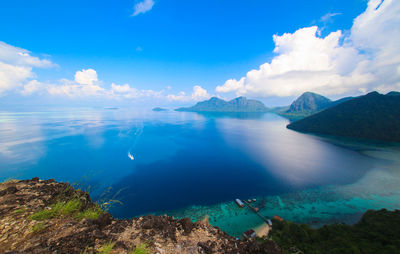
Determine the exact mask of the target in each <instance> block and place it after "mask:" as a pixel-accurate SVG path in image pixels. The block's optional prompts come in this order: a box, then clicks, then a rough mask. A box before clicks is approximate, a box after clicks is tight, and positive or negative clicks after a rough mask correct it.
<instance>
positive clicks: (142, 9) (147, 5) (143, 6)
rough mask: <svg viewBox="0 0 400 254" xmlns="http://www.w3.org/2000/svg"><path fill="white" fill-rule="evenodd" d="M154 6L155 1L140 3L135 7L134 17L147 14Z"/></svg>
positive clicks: (144, 0)
mask: <svg viewBox="0 0 400 254" xmlns="http://www.w3.org/2000/svg"><path fill="white" fill-rule="evenodd" d="M153 6H154V1H153V0H143V1H142V2H139V3H137V4H136V5H135V7H134V12H133V14H132V16H137V15H139V14H141V13H146V12H148V11H150V10H151V9H152V8H153Z"/></svg>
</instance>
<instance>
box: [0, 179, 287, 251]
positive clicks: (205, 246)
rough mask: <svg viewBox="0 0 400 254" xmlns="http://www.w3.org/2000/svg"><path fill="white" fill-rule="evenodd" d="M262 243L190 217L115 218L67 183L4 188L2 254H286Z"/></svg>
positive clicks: (0, 191)
mask: <svg viewBox="0 0 400 254" xmlns="http://www.w3.org/2000/svg"><path fill="white" fill-rule="evenodd" d="M262 242H263V243H260V242H258V241H256V240H252V241H242V240H236V239H235V238H234V237H231V236H229V235H227V234H226V233H224V232H222V231H221V230H220V229H219V228H216V227H213V226H211V225H209V224H207V223H200V222H196V223H193V222H192V221H191V220H190V219H188V218H186V219H181V220H175V219H173V218H172V217H169V216H150V215H148V216H142V217H138V218H132V219H127V220H119V219H115V218H113V217H112V216H111V215H110V214H109V213H107V212H104V211H103V210H102V209H101V207H99V206H98V205H97V204H95V203H94V202H92V201H91V199H90V196H89V194H88V193H87V192H83V191H80V190H75V189H74V188H73V187H72V186H71V185H69V184H68V183H61V182H56V181H54V180H39V178H33V179H32V180H11V181H7V182H3V183H0V253H160V254H162V253H271V254H275V253H282V252H281V250H280V248H279V247H278V246H277V245H276V243H274V242H272V241H268V240H266V241H262Z"/></svg>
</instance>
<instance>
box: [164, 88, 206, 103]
mask: <svg viewBox="0 0 400 254" xmlns="http://www.w3.org/2000/svg"><path fill="white" fill-rule="evenodd" d="M210 97H211V96H210V95H209V94H208V92H207V90H206V89H204V88H202V87H201V86H194V87H193V92H192V94H191V95H187V94H186V93H185V92H183V91H181V92H179V93H178V94H169V95H167V99H168V100H170V101H182V102H185V101H192V100H193V101H200V100H206V99H209V98H210Z"/></svg>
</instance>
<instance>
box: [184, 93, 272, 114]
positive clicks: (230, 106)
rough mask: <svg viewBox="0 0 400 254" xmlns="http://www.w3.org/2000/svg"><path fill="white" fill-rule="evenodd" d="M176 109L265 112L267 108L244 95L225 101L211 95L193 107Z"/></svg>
mask: <svg viewBox="0 0 400 254" xmlns="http://www.w3.org/2000/svg"><path fill="white" fill-rule="evenodd" d="M176 111H189V112H267V111H268V108H267V107H265V105H264V104H263V103H262V102H260V101H257V100H248V99H247V98H246V97H243V96H242V97H238V98H235V99H233V100H230V101H225V100H222V99H219V98H217V97H212V98H211V99H209V100H207V101H201V102H198V103H197V104H196V105H194V106H193V107H188V108H178V109H176Z"/></svg>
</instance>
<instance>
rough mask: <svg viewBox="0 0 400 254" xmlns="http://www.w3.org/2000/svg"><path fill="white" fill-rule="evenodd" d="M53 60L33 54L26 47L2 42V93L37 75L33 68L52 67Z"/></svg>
mask: <svg viewBox="0 0 400 254" xmlns="http://www.w3.org/2000/svg"><path fill="white" fill-rule="evenodd" d="M53 66H55V64H53V63H52V62H51V61H49V60H46V59H40V58H38V57H35V56H32V55H31V53H30V52H29V51H27V50H25V49H21V48H18V47H14V46H11V45H9V44H6V43H4V42H0V95H3V94H4V93H5V92H6V91H10V90H14V89H16V88H19V87H21V86H23V85H24V84H25V83H27V82H29V80H30V79H32V78H34V77H35V73H34V72H33V71H32V69H33V68H50V67H53Z"/></svg>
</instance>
